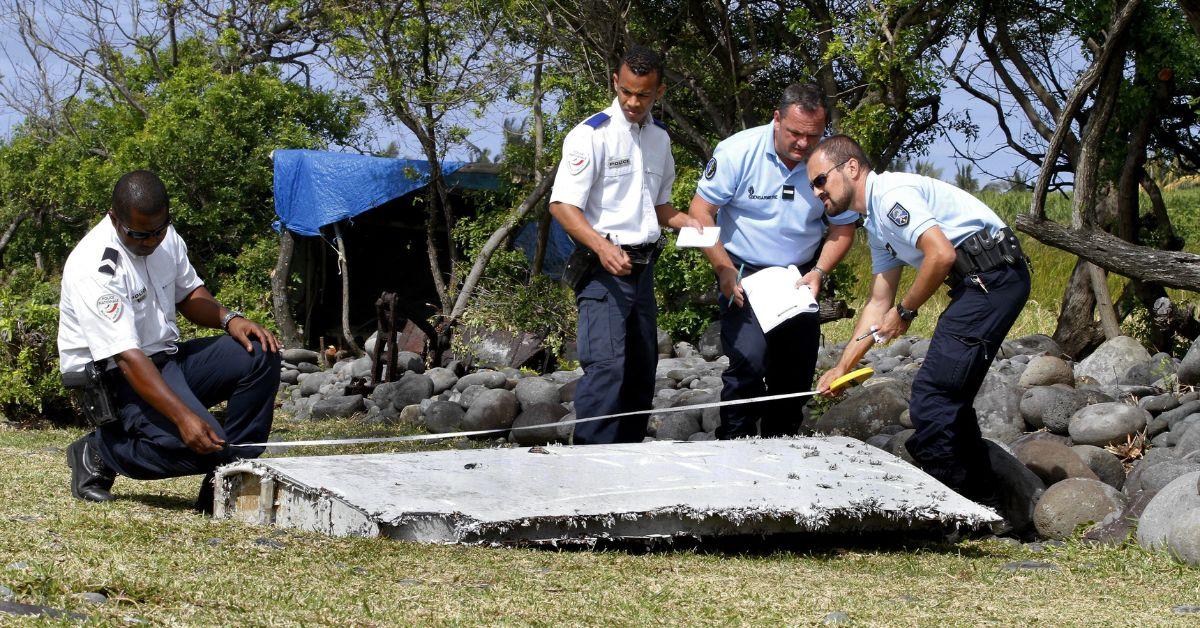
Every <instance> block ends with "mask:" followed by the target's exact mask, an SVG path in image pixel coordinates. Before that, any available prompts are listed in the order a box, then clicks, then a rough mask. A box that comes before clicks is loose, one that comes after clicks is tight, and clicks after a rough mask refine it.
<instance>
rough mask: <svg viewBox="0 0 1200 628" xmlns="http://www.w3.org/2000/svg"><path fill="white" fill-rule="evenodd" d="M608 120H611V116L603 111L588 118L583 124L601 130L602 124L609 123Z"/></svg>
mask: <svg viewBox="0 0 1200 628" xmlns="http://www.w3.org/2000/svg"><path fill="white" fill-rule="evenodd" d="M608 118H609V115H608V114H607V113H604V112H603V111H601V112H600V113H598V114H596V115H594V116H592V117H590V118H588V119H587V120H584V121H583V123H584V124H585V125H587V126H590V127H592V128H593V129H598V128H600V125H601V124H604V123H605V122H608Z"/></svg>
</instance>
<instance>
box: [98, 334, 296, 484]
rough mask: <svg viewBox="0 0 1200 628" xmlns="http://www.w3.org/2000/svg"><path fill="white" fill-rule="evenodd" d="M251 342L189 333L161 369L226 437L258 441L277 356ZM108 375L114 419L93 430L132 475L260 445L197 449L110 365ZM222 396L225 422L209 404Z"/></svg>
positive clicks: (152, 474) (254, 451)
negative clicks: (111, 374) (250, 350)
mask: <svg viewBox="0 0 1200 628" xmlns="http://www.w3.org/2000/svg"><path fill="white" fill-rule="evenodd" d="M253 345H254V353H247V352H246V349H245V347H243V346H242V345H241V344H239V343H238V342H237V341H236V340H234V339H233V338H231V337H229V336H214V337H211V338H197V339H195V340H189V341H188V342H184V343H181V344H180V345H179V351H178V352H177V353H176V354H175V355H173V356H171V357H170V359H169V360H168V361H167V362H166V363H165V364H163V365H162V367H161V368H160V369H159V370H160V371H161V372H162V377H163V379H164V380H165V381H166V382H167V385H168V386H170V388H171V390H172V391H174V392H175V394H176V395H178V396H179V398H180V399H181V400H183V402H184V403H185V404H187V406H188V407H189V408H191V409H192V411H193V412H195V413H196V414H197V415H198V416H199V417H200V418H202V419H204V420H205V421H208V423H209V425H211V426H212V428H213V431H215V432H216V433H217V435H218V436H220V437H221V438H223V439H224V440H225V442H226V443H261V442H265V441H266V440H267V435H268V434H270V432H271V420H272V418H273V416H274V409H275V394H276V392H277V391H278V389H279V361H280V356H279V354H278V353H269V352H266V351H263V349H262V347H260V346H259V344H258V343H257V342H254V343H253ZM113 382H114V386H113V388H114V391H113V395H114V396H115V397H116V406H117V413H118V414H119V416H120V421H114V422H112V423H109V424H108V425H105V426H103V427H101V428H100V429H98V430H96V436H97V442H98V444H99V448H98V449H99V451H100V456H101V457H102V458H103V459H104V462H105V463H106V464H108V466H110V467H111V468H113V469H115V470H116V471H117V473H120V474H121V475H124V476H126V477H130V478H133V479H135V480H158V479H162V478H170V477H176V476H180V475H197V474H202V473H208V472H209V471H212V470H213V469H215V468H216V467H218V466H220V465H222V464H225V463H228V462H232V461H234V460H236V459H238V458H256V457H258V456H259V455H261V454H262V451H263V450H262V448H246V447H237V448H231V447H226V448H225V449H224V450H222V451H219V452H216V453H211V454H203V455H202V454H198V453H196V452H194V451H192V450H191V449H189V448H188V446H187V445H185V444H184V442H183V440H182V439H181V438H180V436H179V429H178V428H176V427H175V424H174V423H172V422H171V420H170V419H168V418H167V417H165V416H163V415H162V414H161V413H160V412H159V411H158V410H155V409H154V408H152V407H151V406H150V404H149V403H147V402H146V401H145V400H144V399H142V398H141V397H140V396H138V394H137V393H136V392H134V391H133V388H132V387H131V386H130V385H129V383H128V382H126V381H125V378H124V377H122V376H121V375H120V374H119V373H115V374H114V377H113ZM222 401H228V402H229V403H228V405H227V406H226V419H225V423H224V425H222V424H221V423H220V422H218V421H217V419H216V418H214V417H213V415H212V414H210V413H209V411H208V408H211V407H213V406H215V405H217V404H218V403H220V402H222Z"/></svg>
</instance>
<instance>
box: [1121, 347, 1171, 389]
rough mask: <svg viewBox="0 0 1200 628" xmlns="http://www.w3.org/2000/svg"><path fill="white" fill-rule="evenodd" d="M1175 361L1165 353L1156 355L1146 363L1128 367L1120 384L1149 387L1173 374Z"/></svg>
mask: <svg viewBox="0 0 1200 628" xmlns="http://www.w3.org/2000/svg"><path fill="white" fill-rule="evenodd" d="M1175 369H1176V367H1175V360H1173V359H1171V356H1169V355H1167V354H1165V353H1156V354H1154V356H1153V357H1151V358H1150V359H1149V360H1147V361H1146V362H1142V363H1140V364H1135V365H1133V366H1131V367H1129V370H1128V371H1126V372H1125V375H1124V377H1122V378H1121V383H1122V384H1133V385H1141V386H1149V385H1151V384H1153V383H1154V382H1156V381H1158V380H1160V379H1162V378H1164V377H1170V376H1172V375H1174V374H1175Z"/></svg>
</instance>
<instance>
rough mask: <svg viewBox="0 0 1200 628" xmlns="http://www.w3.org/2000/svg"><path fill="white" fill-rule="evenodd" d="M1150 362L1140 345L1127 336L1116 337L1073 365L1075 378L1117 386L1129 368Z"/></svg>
mask: <svg viewBox="0 0 1200 628" xmlns="http://www.w3.org/2000/svg"><path fill="white" fill-rule="evenodd" d="M1149 361H1150V353H1149V352H1147V351H1146V348H1145V347H1143V346H1142V343H1140V342H1138V341H1137V340H1134V339H1133V338H1130V337H1129V336H1117V337H1116V338H1112V339H1110V340H1106V341H1104V344H1102V345H1100V346H1099V347H1097V348H1096V350H1095V351H1094V352H1093V353H1092V354H1091V355H1089V356H1088V357H1086V358H1084V359H1083V361H1082V362H1080V363H1079V364H1077V365H1075V376H1076V377H1091V378H1092V379H1094V380H1096V381H1098V382H1100V383H1101V384H1118V383H1120V382H1121V379H1122V378H1123V377H1124V376H1125V373H1127V372H1128V371H1129V369H1130V368H1132V367H1133V366H1135V365H1137V364H1141V363H1145V362H1149Z"/></svg>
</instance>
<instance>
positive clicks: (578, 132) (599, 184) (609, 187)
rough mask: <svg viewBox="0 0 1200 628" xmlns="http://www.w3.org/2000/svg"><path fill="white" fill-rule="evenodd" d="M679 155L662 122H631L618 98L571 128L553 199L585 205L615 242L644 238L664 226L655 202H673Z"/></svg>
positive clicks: (594, 225) (590, 218)
mask: <svg viewBox="0 0 1200 628" xmlns="http://www.w3.org/2000/svg"><path fill="white" fill-rule="evenodd" d="M674 183H675V159H674V158H673V157H672V156H671V139H670V137H669V136H668V135H667V131H666V129H665V127H663V126H662V123H660V122H658V121H657V120H654V119H653V118H647V120H646V123H645V124H641V125H638V124H630V123H629V122H628V121H626V120H625V115H624V114H622V113H621V109H620V107H619V106H618V104H617V101H616V99H614V100H613V104H612V105H611V106H610V107H608V108H607V109H605V110H604V111H602V112H601V113H598V114H596V115H594V116H592V117H591V118H588V119H587V120H586V121H584V122H583V123H582V124H580V125H578V126H576V127H575V128H574V129H572V130H571V132H570V133H568V134H567V137H566V140H564V141H563V152H562V161H561V162H559V165H558V174H557V175H556V176H555V179H554V189H553V190H552V191H551V192H550V202H552V203H566V204H568V205H573V206H575V207H578V208H580V209H581V210H583V215H584V218H586V220H587V222H588V224H590V225H591V226H592V228H593V229H595V230H596V231H598V232H600V233H601V234H602V235H606V236H608V237H609V238H610V239H611V240H612V241H613V242H614V243H616V244H644V243H646V242H653V241H655V240H657V239H658V237H659V235H660V233H661V231H660V229H659V226H658V214H657V213H656V212H655V211H654V208H655V207H656V206H659V205H665V204H667V203H669V202H671V186H672V185H673V184H674Z"/></svg>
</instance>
